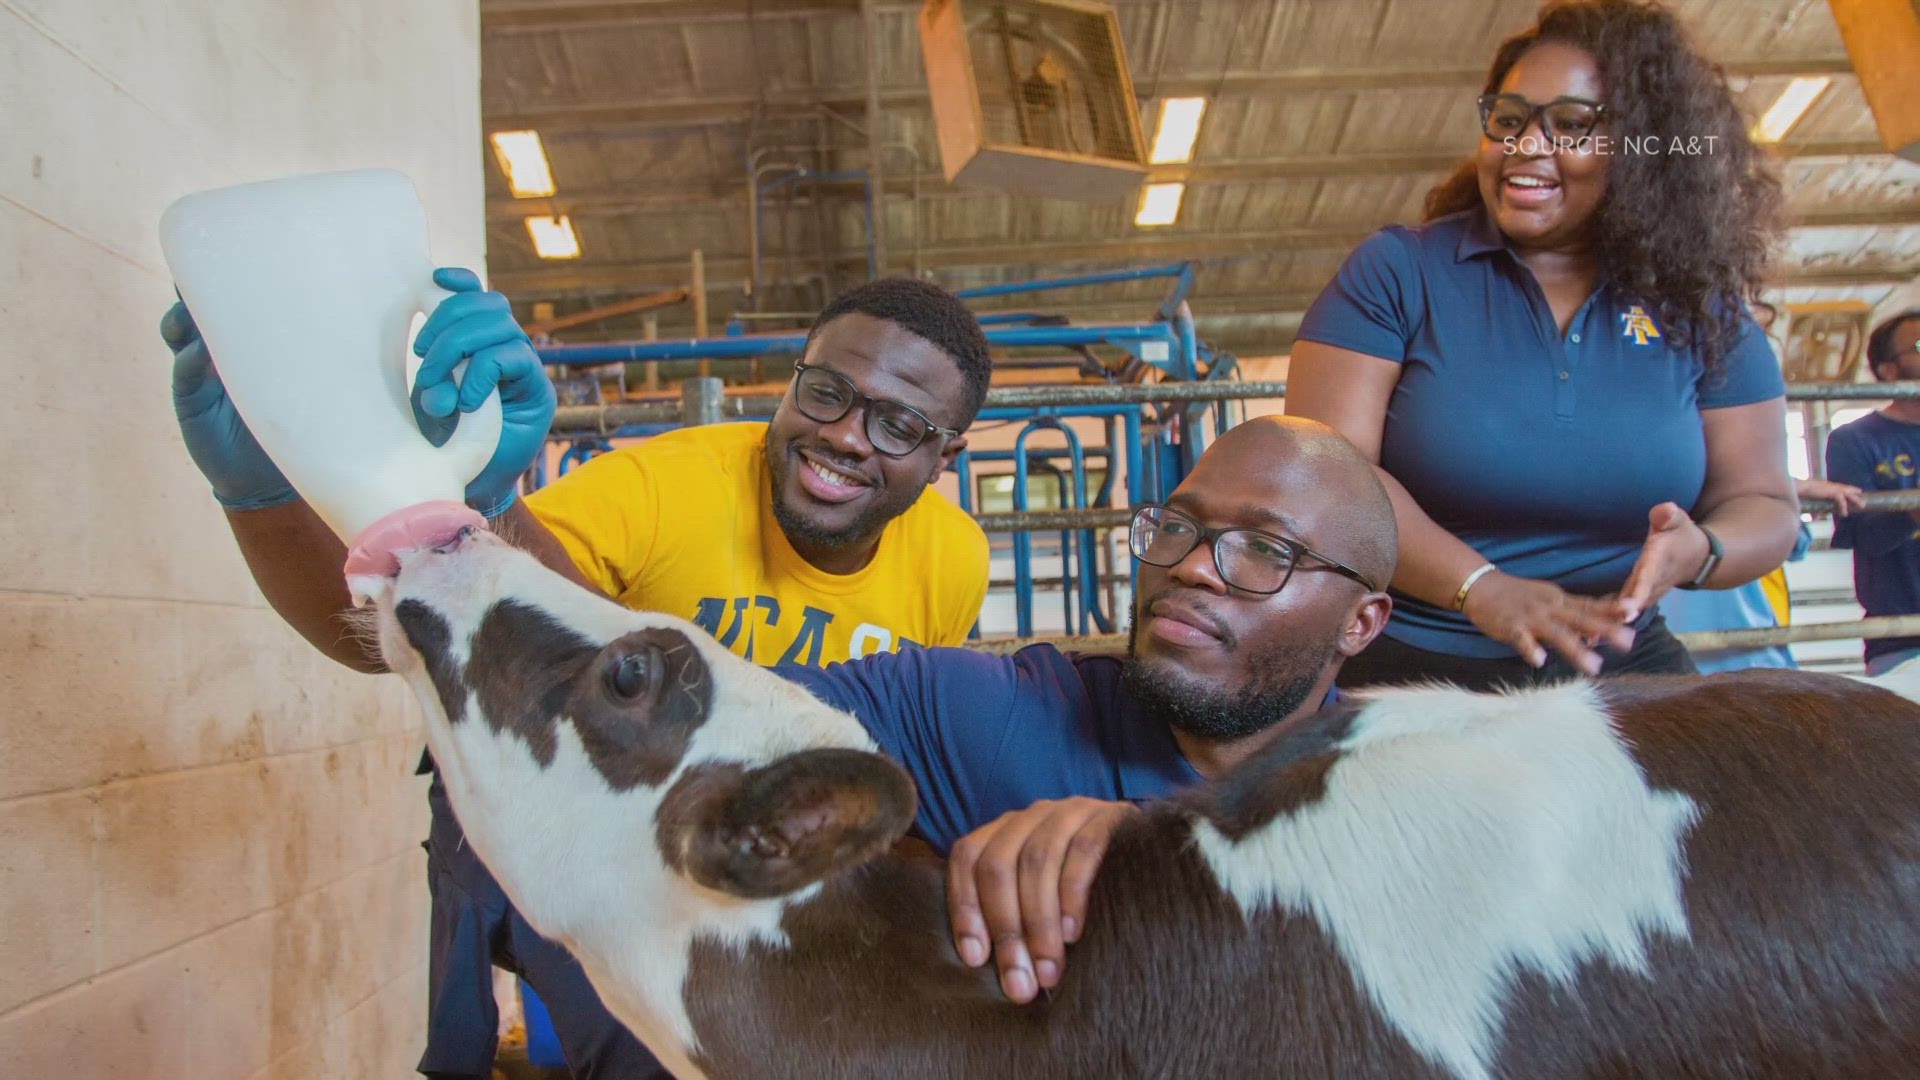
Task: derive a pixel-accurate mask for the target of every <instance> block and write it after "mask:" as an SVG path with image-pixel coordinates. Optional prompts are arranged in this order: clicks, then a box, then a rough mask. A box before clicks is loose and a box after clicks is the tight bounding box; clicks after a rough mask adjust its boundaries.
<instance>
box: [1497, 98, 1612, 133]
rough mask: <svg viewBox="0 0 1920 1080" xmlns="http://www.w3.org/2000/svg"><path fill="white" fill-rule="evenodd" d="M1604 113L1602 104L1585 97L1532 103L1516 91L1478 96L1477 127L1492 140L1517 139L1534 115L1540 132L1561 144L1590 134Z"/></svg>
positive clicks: (1604, 109) (1604, 107)
mask: <svg viewBox="0 0 1920 1080" xmlns="http://www.w3.org/2000/svg"><path fill="white" fill-rule="evenodd" d="M1606 113H1607V107H1606V106H1605V105H1602V104H1600V103H1599V102H1597V101H1588V100H1587V99H1586V98H1577V97H1557V98H1554V99H1553V100H1552V101H1549V102H1547V103H1545V104H1543V105H1535V104H1534V103H1533V102H1531V101H1528V100H1527V99H1526V98H1524V97H1521V96H1520V95H1519V94H1482V95H1481V96H1480V130H1481V131H1484V132H1486V133H1487V138H1489V139H1492V140H1494V141H1495V142H1499V141H1501V140H1504V139H1515V138H1519V137H1520V133H1521V132H1523V131H1525V130H1527V128H1528V127H1529V126H1530V125H1531V124H1532V123H1533V121H1534V118H1535V117H1538V118H1539V120H1540V133H1541V134H1542V135H1545V136H1546V137H1547V139H1548V140H1549V141H1551V142H1555V143H1559V144H1561V145H1565V144H1566V143H1567V142H1569V141H1573V142H1577V141H1579V140H1581V139H1584V138H1586V137H1587V136H1589V135H1591V134H1593V129H1594V128H1596V127H1599V126H1600V119H1601V117H1603V116H1605V115H1606Z"/></svg>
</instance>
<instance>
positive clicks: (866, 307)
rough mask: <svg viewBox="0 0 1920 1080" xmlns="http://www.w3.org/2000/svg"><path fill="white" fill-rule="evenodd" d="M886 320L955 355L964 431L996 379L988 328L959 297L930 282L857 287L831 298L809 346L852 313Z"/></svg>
mask: <svg viewBox="0 0 1920 1080" xmlns="http://www.w3.org/2000/svg"><path fill="white" fill-rule="evenodd" d="M856 311H857V312H859V313H860V314H862V315H871V316H873V317H874V318H876V319H885V320H886V321H888V322H890V323H893V324H894V325H896V326H898V327H899V328H900V329H902V330H905V331H907V332H908V333H910V334H913V335H915V336H917V337H921V338H925V339H926V340H927V341H928V342H930V343H932V344H933V345H934V346H936V347H938V348H939V350H940V351H941V352H944V353H946V354H947V355H948V356H949V357H952V358H953V363H954V366H955V367H958V368H959V369H960V378H961V379H962V380H964V382H965V385H966V397H965V399H963V400H962V401H961V403H960V405H961V408H960V422H959V423H958V424H957V425H955V426H956V427H958V428H960V429H961V430H962V431H964V430H966V428H967V425H969V424H971V423H973V418H974V417H975V416H977V415H979V413H980V404H981V403H982V402H984V401H985V400H986V399H987V383H988V381H989V380H990V379H991V378H992V377H993V355H992V353H991V352H990V351H989V350H988V346H987V335H986V332H985V331H983V330H981V329H980V320H979V319H976V318H975V317H974V315H973V310H972V309H971V308H969V307H967V305H965V304H963V303H961V302H960V298H959V297H957V296H955V295H953V294H952V293H950V292H948V291H947V290H945V289H943V288H941V287H940V286H938V285H935V284H933V283H931V282H927V281H918V280H915V279H914V278H903V277H890V278H880V279H879V280H877V281H869V282H867V283H865V284H863V285H856V286H854V287H853V288H851V289H848V290H847V291H846V292H843V293H841V294H840V295H839V296H836V297H834V298H833V300H832V301H831V302H829V303H828V304H827V306H826V307H825V308H823V309H821V311H820V314H819V315H818V316H816V317H815V318H814V320H813V328H812V329H810V330H808V331H807V344H809V345H811V344H813V339H814V335H816V334H818V333H819V332H820V328H821V327H823V326H825V325H827V324H828V323H830V322H832V321H833V320H835V319H837V318H839V317H840V316H842V315H847V314H850V313H852V312H856Z"/></svg>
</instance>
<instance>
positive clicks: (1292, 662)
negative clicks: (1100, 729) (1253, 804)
mask: <svg viewBox="0 0 1920 1080" xmlns="http://www.w3.org/2000/svg"><path fill="white" fill-rule="evenodd" d="M1139 633H1140V626H1139V623H1138V621H1136V622H1135V623H1134V624H1133V626H1131V627H1130V628H1129V629H1128V631H1127V662H1126V666H1125V667H1124V668H1123V669H1122V676H1121V677H1122V679H1123V680H1124V682H1125V684H1126V687H1127V689H1128V690H1130V691H1132V693H1133V695H1134V697H1135V698H1136V699H1137V700H1138V701H1139V702H1140V707H1141V708H1142V709H1143V710H1144V711H1145V712H1146V713H1147V714H1148V715H1149V716H1155V717H1158V718H1160V719H1161V720H1164V721H1166V722H1167V723H1168V724H1170V725H1172V726H1173V727H1176V728H1179V729H1180V730H1181V731H1184V732H1186V733H1187V734H1189V735H1193V736H1197V737H1199V738H1202V739H1212V740H1216V741H1226V740H1229V739H1241V738H1245V737H1246V736H1248V735H1256V734H1259V733H1260V732H1262V731H1265V730H1267V729H1268V728H1270V727H1273V726H1274V725H1275V724H1278V723H1280V722H1281V721H1282V720H1285V719H1286V718H1287V717H1289V716H1292V715H1293V714H1294V713H1295V712H1296V711H1297V710H1298V709H1299V708H1300V706H1302V705H1304V704H1306V702H1307V698H1308V697H1309V696H1310V695H1311V694H1312V693H1313V686H1314V684H1315V683H1316V682H1318V681H1319V680H1320V674H1321V672H1323V671H1325V670H1326V669H1327V663H1328V662H1329V661H1330V660H1332V659H1333V653H1334V647H1333V644H1332V643H1331V642H1327V643H1323V644H1318V645H1316V644H1313V643H1310V642H1276V643H1274V644H1272V645H1269V646H1267V647H1266V648H1264V649H1261V650H1259V651H1257V652H1253V653H1249V654H1248V656H1247V668H1248V670H1250V671H1252V672H1253V678H1252V680H1251V681H1250V682H1249V683H1248V685H1247V687H1246V688H1245V689H1244V690H1242V691H1240V692H1239V693H1238V694H1233V693H1229V692H1227V691H1225V690H1220V689H1216V688H1214V687H1210V686H1207V685H1206V684H1204V683H1202V682H1201V681H1200V680H1198V679H1195V678H1193V677H1192V676H1190V675H1185V674H1183V673H1181V672H1178V671H1169V670H1165V665H1158V664H1150V663H1147V662H1143V661H1141V660H1139V659H1137V658H1136V656H1135V653H1134V648H1133V646H1134V642H1135V640H1137V639H1138V637H1139Z"/></svg>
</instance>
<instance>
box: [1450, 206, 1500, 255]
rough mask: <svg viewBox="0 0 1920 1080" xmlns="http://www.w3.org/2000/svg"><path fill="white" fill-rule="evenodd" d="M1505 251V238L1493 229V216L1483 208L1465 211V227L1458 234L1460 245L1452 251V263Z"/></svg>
mask: <svg viewBox="0 0 1920 1080" xmlns="http://www.w3.org/2000/svg"><path fill="white" fill-rule="evenodd" d="M1505 250H1507V241H1506V238H1505V237H1503V236H1501V235H1500V230H1498V229H1496V228H1494V227H1493V215H1492V214H1489V213H1488V212H1487V208H1486V207H1485V206H1481V207H1480V208H1478V209H1476V210H1469V211H1467V227H1466V229H1465V230H1464V231H1462V232H1461V234H1460V243H1459V245H1458V246H1456V247H1455V248H1454V249H1453V261H1454V262H1466V261H1467V260H1468V259H1471V258H1474V257H1476V256H1479V255H1485V254H1487V253H1488V252H1490V251H1505Z"/></svg>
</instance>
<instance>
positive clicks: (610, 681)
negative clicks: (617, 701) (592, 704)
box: [607, 649, 664, 698]
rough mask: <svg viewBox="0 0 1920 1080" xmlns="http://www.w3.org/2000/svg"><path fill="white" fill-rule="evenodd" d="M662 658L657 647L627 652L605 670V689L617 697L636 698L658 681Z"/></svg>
mask: <svg viewBox="0 0 1920 1080" xmlns="http://www.w3.org/2000/svg"><path fill="white" fill-rule="evenodd" d="M663 661H664V658H663V657H662V656H661V655H660V650H659V649H642V650H640V651H639V652H632V653H628V654H627V655H625V656H623V657H621V658H620V662H619V663H617V664H615V665H614V666H613V667H612V668H610V669H608V671H607V689H608V690H609V691H611V692H612V693H613V696H614V697H618V698H637V697H639V696H641V695H642V694H645V693H647V692H648V691H649V690H652V689H653V687H654V686H655V685H656V684H657V683H658V682H659V681H660V669H661V667H662V664H663Z"/></svg>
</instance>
